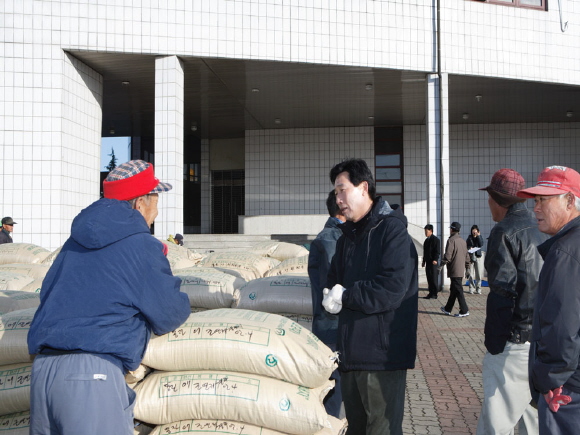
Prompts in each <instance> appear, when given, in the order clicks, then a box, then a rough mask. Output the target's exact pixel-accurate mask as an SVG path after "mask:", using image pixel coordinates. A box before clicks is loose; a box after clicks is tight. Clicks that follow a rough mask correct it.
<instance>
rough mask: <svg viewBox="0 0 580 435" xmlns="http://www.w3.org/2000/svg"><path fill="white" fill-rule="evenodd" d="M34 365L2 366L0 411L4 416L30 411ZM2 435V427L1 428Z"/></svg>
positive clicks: (0, 369) (0, 373)
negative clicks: (31, 380)
mask: <svg viewBox="0 0 580 435" xmlns="http://www.w3.org/2000/svg"><path fill="white" fill-rule="evenodd" d="M31 372H32V363H30V362H29V363H24V364H11V365H6V366H0V410H1V413H2V414H13V413H15V412H22V411H27V410H29V409H30V373H31ZM0 433H3V432H2V427H1V426H0Z"/></svg>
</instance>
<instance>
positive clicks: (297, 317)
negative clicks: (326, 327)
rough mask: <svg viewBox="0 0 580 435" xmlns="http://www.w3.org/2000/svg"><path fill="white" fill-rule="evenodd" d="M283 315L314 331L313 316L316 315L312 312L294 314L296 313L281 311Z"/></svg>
mask: <svg viewBox="0 0 580 435" xmlns="http://www.w3.org/2000/svg"><path fill="white" fill-rule="evenodd" d="M279 314H280V315H281V316H284V317H286V318H288V319H290V320H292V321H293V322H296V323H298V324H299V325H300V326H302V327H303V328H306V329H308V330H309V331H312V318H313V317H314V316H313V315H312V314H294V313H279Z"/></svg>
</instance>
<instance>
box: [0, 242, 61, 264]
mask: <svg viewBox="0 0 580 435" xmlns="http://www.w3.org/2000/svg"><path fill="white" fill-rule="evenodd" d="M49 254H50V251H49V250H47V249H44V248H42V247H40V246H38V245H33V244H32V243H3V244H2V245H0V264H10V263H25V264H28V263H42V261H43V260H44V259H45V258H46V257H48V255H49Z"/></svg>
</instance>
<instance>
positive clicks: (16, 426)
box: [0, 411, 30, 435]
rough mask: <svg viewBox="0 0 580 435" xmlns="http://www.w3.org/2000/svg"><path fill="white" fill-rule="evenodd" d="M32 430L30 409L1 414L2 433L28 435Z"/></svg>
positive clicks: (0, 427)
mask: <svg viewBox="0 0 580 435" xmlns="http://www.w3.org/2000/svg"><path fill="white" fill-rule="evenodd" d="M29 432H30V411H24V412H16V413H14V414H7V415H0V433H1V434H2V435H28V434H29Z"/></svg>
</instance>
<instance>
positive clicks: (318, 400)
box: [135, 309, 336, 435]
mask: <svg viewBox="0 0 580 435" xmlns="http://www.w3.org/2000/svg"><path fill="white" fill-rule="evenodd" d="M143 364H145V365H146V366H149V367H152V368H154V369H155V370H157V371H155V372H153V373H152V374H150V375H148V376H147V377H145V379H144V380H143V381H142V382H141V383H140V384H138V385H137V386H136V387H135V391H136V393H137V403H136V406H135V418H136V419H137V420H139V421H143V422H145V423H148V424H157V425H171V424H174V423H175V424H177V423H176V422H180V421H187V420H189V421H192V420H193V421H199V420H202V421H204V420H205V421H214V422H215V421H224V422H226V421H227V422H230V423H231V422H238V423H236V424H240V423H244V424H247V425H253V426H255V427H257V428H264V429H269V430H273V431H278V432H281V433H286V434H297V435H301V434H304V435H306V434H308V435H310V434H314V433H317V432H319V431H321V430H323V429H331V428H332V424H331V422H330V419H329V417H328V415H327V414H326V412H325V409H324V407H323V406H322V400H323V398H324V397H325V396H326V394H327V393H328V391H329V390H330V389H331V388H332V387H333V385H332V383H331V382H330V381H329V380H328V378H329V377H330V374H331V373H332V371H333V370H334V369H335V367H336V356H335V354H334V353H333V352H332V351H331V350H330V349H329V348H328V347H327V346H325V345H324V344H323V343H322V342H320V341H319V340H318V338H317V337H316V336H314V335H313V334H312V333H311V332H310V331H308V330H306V329H305V328H302V327H301V326H300V325H298V324H297V323H295V322H293V321H292V320H290V319H288V318H286V317H283V316H279V315H276V314H270V313H264V312H259V311H250V310H241V309H217V310H208V311H202V312H198V313H193V314H191V315H190V317H189V318H188V320H187V321H186V322H185V323H184V324H183V325H182V326H181V327H180V328H178V329H176V330H175V331H172V332H170V333H169V334H165V335H163V336H155V337H153V338H152V339H151V341H150V343H149V346H148V348H147V352H146V354H145V357H144V359H143ZM204 424H205V423H204ZM207 424H209V423H207ZM231 424H233V423H231ZM196 427H199V426H196ZM210 427H211V426H207V428H210ZM225 427H227V426H225ZM160 430H161V429H160ZM191 430H192V432H193V427H191ZM168 433H171V432H168ZM273 433H276V432H273Z"/></svg>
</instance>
